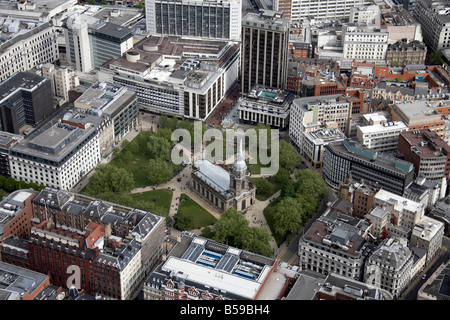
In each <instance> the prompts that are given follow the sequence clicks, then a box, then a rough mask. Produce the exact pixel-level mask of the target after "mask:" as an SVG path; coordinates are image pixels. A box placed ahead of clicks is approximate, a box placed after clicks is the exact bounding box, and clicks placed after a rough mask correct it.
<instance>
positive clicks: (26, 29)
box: [0, 1, 59, 81]
mask: <svg viewBox="0 0 450 320" xmlns="http://www.w3.org/2000/svg"><path fill="white" fill-rule="evenodd" d="M5 3H6V2H5V1H2V2H1V3H0V7H1V5H4V4H5ZM11 3H12V2H11ZM16 12H20V11H19V10H12V11H11V12H10V14H14V13H16ZM28 13H29V11H28ZM1 19H2V21H3V26H2V30H4V31H3V34H4V38H2V41H1V43H0V81H4V80H6V79H8V78H9V77H11V76H12V75H14V74H15V73H17V72H21V71H28V70H30V69H33V68H36V67H38V66H39V65H41V64H44V63H54V62H55V61H56V60H58V58H59V52H58V45H57V43H56V39H57V37H58V28H56V27H54V26H52V25H51V24H50V23H49V22H40V21H37V20H34V19H33V20H30V19H29V18H23V19H19V18H18V19H12V18H1Z"/></svg>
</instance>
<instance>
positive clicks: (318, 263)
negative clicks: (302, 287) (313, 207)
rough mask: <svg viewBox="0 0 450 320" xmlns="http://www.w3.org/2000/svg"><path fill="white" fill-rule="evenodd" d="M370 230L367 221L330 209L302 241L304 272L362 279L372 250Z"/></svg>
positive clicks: (314, 224)
mask: <svg viewBox="0 0 450 320" xmlns="http://www.w3.org/2000/svg"><path fill="white" fill-rule="evenodd" d="M369 229H370V225H369V224H368V223H367V222H365V220H361V219H358V218H352V217H350V216H348V215H344V214H341V213H339V212H337V211H334V210H330V211H329V212H328V213H327V214H324V215H323V216H321V217H320V218H318V219H317V220H316V221H315V222H314V223H313V224H312V226H311V228H310V229H309V230H308V231H307V232H305V234H304V235H303V236H302V237H301V238H300V241H299V245H298V255H299V257H300V258H299V267H300V269H301V270H311V271H314V272H318V273H320V274H324V275H328V274H331V273H336V274H339V275H342V276H345V277H348V278H351V279H357V280H361V279H362V277H363V274H364V270H363V269H364V263H365V260H366V257H367V256H368V255H369V254H370V251H371V250H372V246H371V245H370V244H369V243H368V242H367V241H366V237H367V236H368V232H369Z"/></svg>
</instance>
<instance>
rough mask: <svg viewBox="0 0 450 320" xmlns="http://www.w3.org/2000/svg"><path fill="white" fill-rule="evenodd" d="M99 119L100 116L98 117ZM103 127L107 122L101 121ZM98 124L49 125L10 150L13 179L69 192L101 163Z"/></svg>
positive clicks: (100, 119)
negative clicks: (81, 125) (80, 125)
mask: <svg viewBox="0 0 450 320" xmlns="http://www.w3.org/2000/svg"><path fill="white" fill-rule="evenodd" d="M97 118H98V117H97ZM98 120H99V123H96V124H97V125H100V124H102V123H103V122H104V121H105V119H102V118H98ZM96 124H94V123H92V124H91V125H86V126H85V127H84V129H83V128H80V127H77V126H73V125H69V124H66V123H59V122H58V123H56V124H53V123H48V126H46V127H43V128H42V129H40V130H38V131H37V132H33V134H32V135H30V136H28V137H27V138H25V139H23V140H21V141H19V142H18V143H16V145H14V147H12V148H11V149H10V156H9V159H10V170H11V176H12V177H13V178H14V179H16V180H23V181H25V182H34V183H36V184H38V185H40V184H43V185H45V186H49V187H53V188H57V189H63V190H70V189H71V188H72V187H73V186H75V185H76V184H77V183H78V181H80V179H81V178H82V177H83V176H84V175H85V174H87V173H88V172H89V171H91V170H92V169H93V168H94V167H95V166H96V165H97V164H98V163H99V161H100V148H99V131H98V130H97V127H96Z"/></svg>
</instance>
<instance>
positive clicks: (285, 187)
mask: <svg viewBox="0 0 450 320" xmlns="http://www.w3.org/2000/svg"><path fill="white" fill-rule="evenodd" d="M294 196H295V182H294V181H292V180H291V179H288V180H284V181H283V182H282V184H281V192H280V197H294Z"/></svg>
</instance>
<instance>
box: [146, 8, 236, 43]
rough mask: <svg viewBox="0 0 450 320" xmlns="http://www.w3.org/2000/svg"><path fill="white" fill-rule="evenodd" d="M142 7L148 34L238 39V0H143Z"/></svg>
mask: <svg viewBox="0 0 450 320" xmlns="http://www.w3.org/2000/svg"><path fill="white" fill-rule="evenodd" d="M145 10H146V24H147V31H148V32H149V33H150V34H151V35H173V36H184V37H195V38H204V39H229V40H236V41H239V40H240V39H241V22H242V1H241V0H224V1H204V0H202V1H198V0H181V1H173V0H146V1H145Z"/></svg>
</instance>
